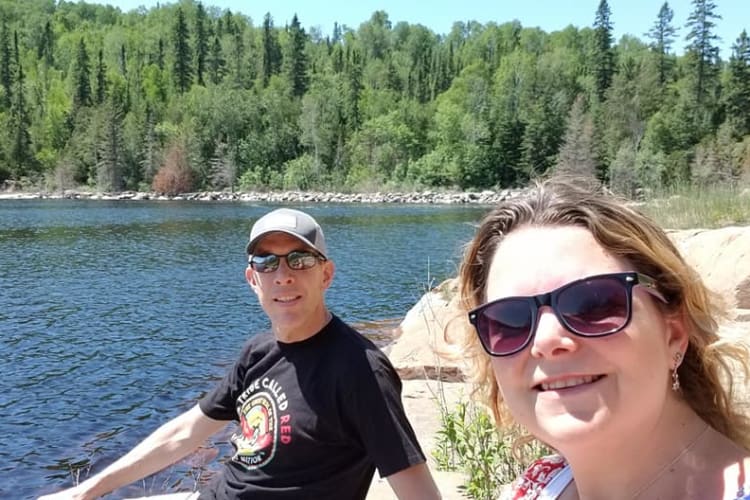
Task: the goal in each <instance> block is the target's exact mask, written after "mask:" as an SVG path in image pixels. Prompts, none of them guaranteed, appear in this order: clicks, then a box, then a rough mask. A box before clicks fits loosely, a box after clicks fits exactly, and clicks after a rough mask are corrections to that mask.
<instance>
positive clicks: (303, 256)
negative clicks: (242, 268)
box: [250, 250, 326, 273]
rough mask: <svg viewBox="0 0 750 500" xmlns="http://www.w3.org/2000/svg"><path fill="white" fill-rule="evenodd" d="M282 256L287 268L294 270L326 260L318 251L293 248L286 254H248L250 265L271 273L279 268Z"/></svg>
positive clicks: (256, 269)
mask: <svg viewBox="0 0 750 500" xmlns="http://www.w3.org/2000/svg"><path fill="white" fill-rule="evenodd" d="M282 258H284V259H286V265H287V266H289V269H293V270H295V271H301V270H302V269H310V268H311V267H313V266H315V264H317V263H318V261H320V262H323V261H325V260H326V258H325V257H323V256H322V255H320V254H319V253H315V252H307V251H303V250H295V251H292V252H289V253H288V254H286V255H276V254H273V253H269V254H265V255H252V256H250V267H252V268H253V269H254V270H255V271H257V272H259V273H272V272H274V271H275V270H277V269H278V268H279V263H280V262H281V259H282Z"/></svg>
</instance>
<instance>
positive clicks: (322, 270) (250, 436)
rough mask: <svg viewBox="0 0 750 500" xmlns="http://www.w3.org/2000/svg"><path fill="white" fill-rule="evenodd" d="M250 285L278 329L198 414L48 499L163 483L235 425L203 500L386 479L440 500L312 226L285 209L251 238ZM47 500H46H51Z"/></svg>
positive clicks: (350, 488) (318, 490)
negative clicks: (333, 305)
mask: <svg viewBox="0 0 750 500" xmlns="http://www.w3.org/2000/svg"><path fill="white" fill-rule="evenodd" d="M247 253H248V257H249V264H248V267H247V269H246V270H245V277H246V278H247V282H248V283H249V284H250V287H251V288H252V290H253V291H254V292H255V294H256V295H257V296H258V300H259V302H260V305H261V306H262V308H263V310H264V311H265V313H266V314H267V315H268V317H269V319H270V321H271V330H272V334H261V335H256V336H253V337H252V338H251V339H250V340H249V341H248V342H247V344H246V345H245V347H244V348H243V349H242V352H241V354H240V357H239V359H238V360H237V362H236V363H235V365H234V366H233V367H232V368H231V369H230V370H229V372H228V373H227V375H226V376H225V377H224V379H223V380H222V381H221V383H219V385H218V386H217V387H215V388H214V389H213V390H212V391H211V392H209V393H208V394H207V395H206V396H204V397H203V398H202V399H201V400H200V401H199V402H198V404H197V405H196V406H195V407H193V408H192V409H190V410H188V411H187V412H185V413H183V414H182V415H180V416H178V417H177V418H175V419H174V420H171V421H170V422H167V423H166V424H164V425H163V426H162V427H160V428H159V429H157V430H156V431H155V432H154V433H153V434H151V435H150V436H149V437H147V438H146V439H145V440H144V441H142V442H141V443H140V444H138V445H137V446H136V447H135V448H134V449H133V450H131V451H130V452H129V453H127V454H126V455H125V456H123V457H122V458H120V459H119V460H117V461H116V462H115V463H113V464H112V465H110V466H109V467H107V468H106V469H104V470H103V471H102V472H100V473H99V474H96V475H95V476H93V477H91V478H89V479H87V480H86V481H84V482H83V483H81V484H80V485H78V486H76V487H74V488H71V489H69V490H66V491H64V492H61V493H59V494H57V495H49V496H46V497H43V499H44V500H52V499H60V498H75V499H90V498H96V497H98V496H101V495H104V494H106V493H108V492H110V491H112V490H114V489H116V488H119V487H121V486H124V485H126V484H129V483H131V482H134V481H137V480H138V479H141V478H143V477H146V476H148V475H150V474H153V473H155V472H157V471H159V470H161V469H162V468H164V467H167V466H168V465H170V464H172V463H174V462H176V461H178V460H180V459H181V458H182V457H184V456H186V455H187V454H189V453H191V452H192V451H193V450H195V449H196V448H197V447H198V446H199V445H200V444H202V443H203V442H204V441H205V440H206V439H207V438H208V437H209V436H211V435H212V434H214V433H215V432H217V431H218V430H220V429H221V428H222V427H224V426H225V425H226V423H227V421H230V420H236V421H238V422H239V424H240V425H239V427H240V429H239V430H238V432H237V433H236V434H234V435H233V436H232V443H233V444H234V446H235V453H234V455H233V456H232V457H231V459H230V460H228V461H227V462H226V464H225V466H224V467H223V469H222V471H221V473H220V474H217V476H216V477H215V478H214V480H212V481H211V483H210V484H209V485H207V486H206V487H204V488H203V489H201V491H200V493H199V494H198V495H196V494H192V495H190V496H186V497H185V498H191V499H192V498H200V499H217V500H218V499H227V500H229V499H239V498H261V499H277V498H278V499H282V498H283V499H287V498H294V499H301V498H316V499H317V498H326V499H328V498H331V499H338V498H341V499H347V500H348V499H358V498H365V496H366V494H367V490H368V489H369V486H370V482H371V480H372V477H373V474H374V470H375V468H377V469H378V471H379V473H380V475H381V476H382V477H386V478H387V480H388V482H389V484H390V485H391V487H392V489H393V490H394V492H395V493H396V495H397V496H398V497H399V498H400V499H407V498H408V499H419V500H422V499H432V498H439V497H440V495H439V493H438V491H437V487H436V486H435V483H434V481H433V479H432V476H431V474H430V472H429V469H428V468H427V466H426V464H425V458H424V455H423V453H422V451H421V449H420V447H419V444H418V442H417V439H416V436H415V435H414V431H413V429H412V428H411V425H410V424H409V422H408V420H407V418H406V415H405V413H404V409H403V405H402V403H401V394H400V393H401V382H400V380H399V378H398V376H397V374H396V372H395V370H394V369H393V366H392V365H391V364H390V362H389V361H388V359H387V357H386V356H385V355H384V354H383V353H382V352H381V351H380V350H379V349H378V348H377V347H375V346H374V345H373V344H372V342H370V341H369V340H367V339H365V338H364V337H362V336H361V335H360V334H359V333H358V332H356V331H355V330H354V329H352V328H351V327H349V326H348V325H346V324H345V323H344V322H342V321H341V320H340V319H339V318H338V317H336V316H334V315H332V314H331V313H330V312H329V311H328V308H327V307H326V304H325V292H326V290H327V289H328V287H329V286H330V285H331V282H332V280H333V275H334V270H335V268H334V264H333V262H332V261H331V260H330V259H328V250H327V248H326V244H325V239H324V236H323V231H322V230H321V228H320V226H319V225H318V223H317V222H316V221H315V220H314V219H313V218H312V217H310V216H309V215H307V214H305V213H303V212H300V211H298V210H291V209H286V208H282V209H278V210H274V211H272V212H270V213H268V214H266V215H265V216H263V217H261V218H260V219H259V220H258V221H257V222H256V223H255V224H254V225H253V228H252V230H251V232H250V241H249V243H248V245H247ZM40 500H41V499H40Z"/></svg>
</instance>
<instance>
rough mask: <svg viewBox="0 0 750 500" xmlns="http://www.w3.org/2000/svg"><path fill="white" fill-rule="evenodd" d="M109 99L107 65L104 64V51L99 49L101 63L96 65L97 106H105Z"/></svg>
mask: <svg viewBox="0 0 750 500" xmlns="http://www.w3.org/2000/svg"><path fill="white" fill-rule="evenodd" d="M106 97H107V65H106V64H105V63H104V50H103V49H99V62H98V63H97V65H96V104H103V103H104V100H105V99H106Z"/></svg>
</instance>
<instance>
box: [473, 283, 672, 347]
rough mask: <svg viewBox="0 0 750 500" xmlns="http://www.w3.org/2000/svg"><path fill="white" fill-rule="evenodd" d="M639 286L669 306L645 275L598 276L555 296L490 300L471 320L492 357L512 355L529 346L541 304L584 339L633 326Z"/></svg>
mask: <svg viewBox="0 0 750 500" xmlns="http://www.w3.org/2000/svg"><path fill="white" fill-rule="evenodd" d="M636 285H640V286H642V287H644V289H645V290H647V291H649V292H651V293H652V294H653V295H654V296H656V297H657V298H658V299H659V300H661V301H662V302H665V303H666V302H667V301H666V299H665V298H664V296H663V295H662V294H661V293H659V291H658V290H657V289H656V282H655V281H654V279H653V278H649V277H648V276H646V275H644V274H641V273H636V272H623V273H612V274H600V275H597V276H589V277H587V278H583V279H580V280H576V281H572V282H570V283H568V284H566V285H563V286H561V287H560V288H558V289H556V290H552V291H551V292H547V293H540V294H539V295H533V296H522V297H506V298H502V299H498V300H495V301H492V302H488V303H487V304H484V305H481V306H479V307H477V308H476V309H474V310H472V311H470V312H469V322H471V324H472V325H474V328H476V331H477V334H478V335H479V340H480V341H481V343H482V347H484V349H485V351H487V353H489V354H490V355H491V356H510V355H511V354H515V353H517V352H519V351H521V350H523V349H524V348H525V347H526V346H527V345H529V342H530V341H531V339H532V338H533V336H534V333H535V332H536V326H537V321H538V318H539V308H540V307H542V306H549V307H551V308H552V311H554V313H555V316H557V319H558V320H559V321H560V324H562V325H563V326H564V327H565V328H566V329H567V330H568V331H570V332H572V333H574V334H576V335H579V336H581V337H604V336H606V335H612V334H613V333H617V332H619V331H620V330H622V329H623V328H625V327H626V326H627V325H628V323H630V318H631V315H632V312H633V307H632V303H633V287H634V286H636Z"/></svg>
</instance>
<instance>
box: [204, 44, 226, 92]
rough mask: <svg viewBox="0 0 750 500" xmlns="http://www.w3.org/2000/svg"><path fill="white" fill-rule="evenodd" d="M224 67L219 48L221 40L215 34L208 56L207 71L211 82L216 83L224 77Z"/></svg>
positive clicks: (222, 56)
mask: <svg viewBox="0 0 750 500" xmlns="http://www.w3.org/2000/svg"><path fill="white" fill-rule="evenodd" d="M225 67H226V61H225V60H224V52H223V51H222V49H221V42H220V41H219V37H218V36H215V37H214V41H213V43H212V44H211V52H210V53H209V57H208V73H209V76H210V78H211V82H212V83H213V84H215V85H218V84H219V83H221V81H222V80H223V79H224V73H225V72H226V68H225Z"/></svg>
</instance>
